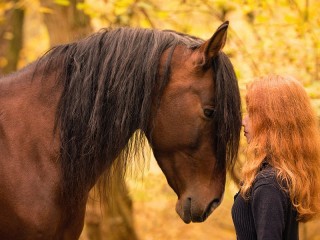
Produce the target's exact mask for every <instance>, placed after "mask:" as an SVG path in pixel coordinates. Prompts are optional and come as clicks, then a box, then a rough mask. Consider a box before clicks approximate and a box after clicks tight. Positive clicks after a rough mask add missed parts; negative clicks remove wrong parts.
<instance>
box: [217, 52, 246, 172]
mask: <svg viewBox="0 0 320 240" xmlns="http://www.w3.org/2000/svg"><path fill="white" fill-rule="evenodd" d="M212 66H213V70H214V72H215V105H216V113H215V121H214V124H215V126H214V127H215V130H216V131H215V133H214V136H213V137H214V139H215V140H214V142H215V144H216V146H215V148H216V151H217V159H218V163H219V166H221V167H225V166H226V167H227V168H229V169H232V168H233V166H234V162H235V160H236V158H237V154H238V148H239V140H240V130H241V119H242V117H241V98H240V91H239V87H238V81H237V77H236V74H235V72H234V69H233V66H232V64H231V62H230V60H229V58H228V57H227V55H225V54H224V53H223V52H220V53H219V55H218V56H217V57H216V58H215V59H213V64H212Z"/></svg>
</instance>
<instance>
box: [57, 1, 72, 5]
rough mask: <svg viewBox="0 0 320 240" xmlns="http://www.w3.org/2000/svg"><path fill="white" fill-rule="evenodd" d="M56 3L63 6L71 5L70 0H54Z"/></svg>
mask: <svg viewBox="0 0 320 240" xmlns="http://www.w3.org/2000/svg"><path fill="white" fill-rule="evenodd" d="M54 3H56V4H58V5H61V6H69V5H70V1H69V0H54Z"/></svg>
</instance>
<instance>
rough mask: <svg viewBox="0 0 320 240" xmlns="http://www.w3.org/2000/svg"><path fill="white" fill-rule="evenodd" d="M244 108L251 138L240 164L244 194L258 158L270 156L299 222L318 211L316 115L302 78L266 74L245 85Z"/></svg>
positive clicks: (319, 177) (319, 167)
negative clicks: (242, 162)
mask: <svg viewBox="0 0 320 240" xmlns="http://www.w3.org/2000/svg"><path fill="white" fill-rule="evenodd" d="M246 103H247V112H248V114H249V117H250V121H252V122H251V124H252V136H253V137H252V139H251V140H250V142H249V144H248V147H247V151H246V152H247V159H246V162H245V164H244V166H243V169H242V174H243V175H242V176H243V186H242V188H241V190H240V191H241V194H242V196H244V197H246V196H248V193H249V190H250V188H251V185H252V183H253V181H254V179H255V176H256V174H257V173H258V170H259V168H260V166H261V164H262V161H264V160H265V159H268V161H269V164H270V165H271V166H273V167H274V168H275V169H276V170H277V180H278V182H279V183H280V182H285V183H286V185H287V186H288V190H289V193H290V199H291V202H292V204H293V205H294V206H295V207H296V209H297V212H298V220H299V221H302V222H306V221H309V220H310V219H312V218H314V217H316V216H318V215H319V212H320V147H319V146H320V132H319V126H318V124H319V119H318V117H317V115H316V113H315V111H314V110H313V108H312V106H311V102H310V99H309V97H308V95H307V93H306V91H305V90H304V88H303V86H302V84H301V83H300V82H299V81H297V80H296V79H294V78H292V77H283V76H278V75H269V76H266V77H262V78H259V79H256V80H255V81H253V82H252V83H251V84H249V85H248V88H247V95H246Z"/></svg>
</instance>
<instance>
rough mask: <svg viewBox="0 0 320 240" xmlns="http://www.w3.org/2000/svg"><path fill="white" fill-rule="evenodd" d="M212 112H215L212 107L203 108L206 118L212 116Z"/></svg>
mask: <svg viewBox="0 0 320 240" xmlns="http://www.w3.org/2000/svg"><path fill="white" fill-rule="evenodd" d="M214 112H215V110H214V109H210V108H206V109H204V110H203V113H204V115H205V116H206V117H207V118H213V117H214Z"/></svg>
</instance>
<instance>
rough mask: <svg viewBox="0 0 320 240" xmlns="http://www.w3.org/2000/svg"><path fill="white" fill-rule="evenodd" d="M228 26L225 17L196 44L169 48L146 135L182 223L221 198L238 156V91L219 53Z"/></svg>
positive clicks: (208, 209)
mask: <svg viewBox="0 0 320 240" xmlns="http://www.w3.org/2000/svg"><path fill="white" fill-rule="evenodd" d="M227 28H228V23H227V22H226V23H224V24H223V25H221V26H220V27H219V28H218V30H217V31H216V32H215V33H214V35H213V36H212V37H211V38H210V39H209V40H208V41H204V42H203V43H201V44H200V45H199V46H197V47H196V48H189V49H187V48H186V47H185V46H183V45H177V46H176V47H175V49H174V50H172V56H171V64H170V78H169V81H168V84H167V85H166V87H165V89H164V90H163V94H162V96H161V97H160V102H159V104H158V105H157V107H156V110H155V111H154V116H153V125H152V130H151V133H150V136H149V138H150V139H149V140H150V142H151V146H152V149H153V153H154V156H155V158H156V160H157V162H158V164H159V166H160V168H161V169H162V171H163V172H164V174H165V176H166V179H167V181H168V184H169V185H170V187H171V188H172V189H173V190H174V192H175V193H176V194H177V196H178V202H177V204H176V211H177V213H178V214H179V216H180V217H181V218H182V220H183V221H184V222H185V223H190V222H191V221H192V222H202V221H204V220H205V219H206V218H207V217H208V216H209V215H210V214H211V213H212V211H213V210H214V209H215V208H216V207H217V206H218V205H219V204H220V203H221V201H222V198H223V193H224V188H225V181H226V170H227V168H228V166H230V165H232V160H233V159H234V158H235V157H236V155H237V148H238V141H239V132H240V127H241V114H240V95H239V89H238V85H237V81H236V77H235V74H234V71H233V68H232V65H231V63H230V62H228V59H227V57H226V55H224V54H223V53H222V52H221V50H222V48H223V46H224V45H225V42H226V35H227ZM168 55H169V53H168V51H166V52H165V53H164V54H163V56H162V58H163V59H167V57H168ZM162 62H164V60H163V61H162Z"/></svg>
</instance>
